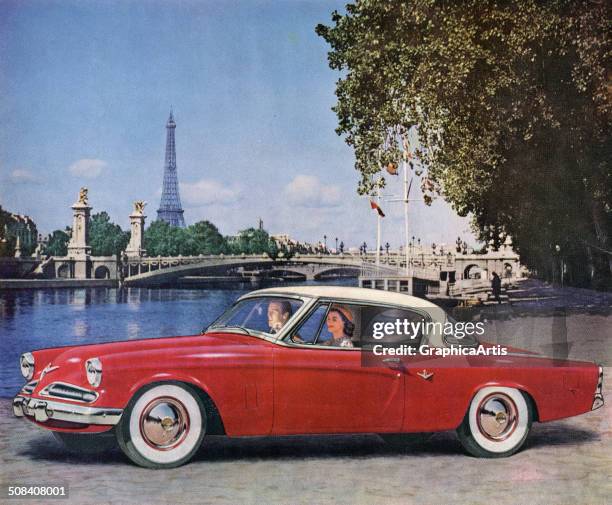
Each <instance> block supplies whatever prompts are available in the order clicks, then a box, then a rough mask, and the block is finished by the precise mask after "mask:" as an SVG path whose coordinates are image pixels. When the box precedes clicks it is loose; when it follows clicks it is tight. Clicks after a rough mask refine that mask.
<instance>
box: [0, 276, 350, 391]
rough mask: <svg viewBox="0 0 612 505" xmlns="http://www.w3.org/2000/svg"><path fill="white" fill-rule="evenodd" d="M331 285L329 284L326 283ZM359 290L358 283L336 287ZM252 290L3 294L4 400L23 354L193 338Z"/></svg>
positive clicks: (15, 382)
mask: <svg viewBox="0 0 612 505" xmlns="http://www.w3.org/2000/svg"><path fill="white" fill-rule="evenodd" d="M326 284H328V283H326ZM335 284H342V285H356V280H355V279H345V280H339V281H337V282H335ZM248 291H250V289H146V288H127V289H121V290H120V289H108V288H87V289H49V290H47V289H44V290H42V289H41V290H0V349H1V352H0V397H2V398H8V397H12V396H14V395H15V393H17V391H18V390H19V389H20V388H21V386H22V385H23V383H24V380H23V377H22V376H21V372H20V370H19V356H20V355H21V353H23V352H26V351H30V350H33V349H42V348H45V347H56V346H66V345H81V344H89V343H95V342H109V341H113V340H132V339H139V338H155V337H165V336H173V335H193V334H197V333H199V332H200V331H201V330H202V328H204V327H206V326H208V324H210V323H211V322H212V321H213V320H214V319H216V318H217V316H219V314H221V313H222V312H223V311H224V310H225V309H226V308H227V307H229V306H230V305H231V304H232V303H233V302H234V301H235V300H236V299H237V298H238V297H239V296H241V295H243V294H244V293H247V292H248Z"/></svg>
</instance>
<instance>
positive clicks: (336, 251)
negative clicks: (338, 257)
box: [336, 237, 338, 254]
mask: <svg viewBox="0 0 612 505" xmlns="http://www.w3.org/2000/svg"><path fill="white" fill-rule="evenodd" d="M336 254H338V237H336Z"/></svg>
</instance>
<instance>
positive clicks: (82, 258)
mask: <svg viewBox="0 0 612 505" xmlns="http://www.w3.org/2000/svg"><path fill="white" fill-rule="evenodd" d="M72 210H73V212H74V217H73V220H72V236H71V237H70V242H68V256H69V257H70V258H71V259H73V260H74V278H75V279H88V278H89V277H90V275H89V274H90V255H91V247H89V246H88V245H87V236H88V232H89V211H90V210H91V207H90V206H89V204H88V203H87V188H81V191H80V192H79V200H78V201H77V202H76V203H75V204H74V205H72Z"/></svg>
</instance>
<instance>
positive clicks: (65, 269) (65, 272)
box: [57, 263, 70, 279]
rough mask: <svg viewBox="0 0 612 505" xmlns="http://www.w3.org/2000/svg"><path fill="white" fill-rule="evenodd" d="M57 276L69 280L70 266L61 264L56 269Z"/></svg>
mask: <svg viewBox="0 0 612 505" xmlns="http://www.w3.org/2000/svg"><path fill="white" fill-rule="evenodd" d="M57 276H58V277H59V278H60V279H69V278H70V264H69V263H62V264H61V265H60V266H59V267H57Z"/></svg>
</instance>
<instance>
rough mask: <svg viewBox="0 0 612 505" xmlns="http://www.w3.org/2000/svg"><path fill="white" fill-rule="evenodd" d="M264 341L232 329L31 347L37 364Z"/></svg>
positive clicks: (232, 345) (39, 366)
mask: <svg viewBox="0 0 612 505" xmlns="http://www.w3.org/2000/svg"><path fill="white" fill-rule="evenodd" d="M261 344H265V341H264V340H263V339H260V338H257V337H251V336H247V335H240V334H235V333H207V334H205V335H189V336H180V337H162V338H146V339H138V340H121V341H117V342H104V343H98V344H87V345H78V346H67V347H56V348H51V349H42V350H39V351H34V352H33V354H34V355H35V357H36V361H37V365H38V366H37V368H38V370H40V369H41V368H42V367H44V366H47V365H57V364H60V363H80V362H84V361H85V360H87V359H90V358H93V357H97V358H103V357H108V356H113V355H120V354H130V353H136V352H137V353H147V352H151V353H156V354H159V353H163V352H164V351H173V352H177V351H179V352H180V350H181V349H185V350H186V349H194V348H197V349H200V350H203V349H211V350H212V349H215V350H221V348H224V347H235V346H249V345H261Z"/></svg>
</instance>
